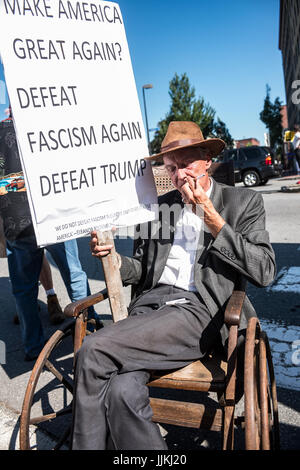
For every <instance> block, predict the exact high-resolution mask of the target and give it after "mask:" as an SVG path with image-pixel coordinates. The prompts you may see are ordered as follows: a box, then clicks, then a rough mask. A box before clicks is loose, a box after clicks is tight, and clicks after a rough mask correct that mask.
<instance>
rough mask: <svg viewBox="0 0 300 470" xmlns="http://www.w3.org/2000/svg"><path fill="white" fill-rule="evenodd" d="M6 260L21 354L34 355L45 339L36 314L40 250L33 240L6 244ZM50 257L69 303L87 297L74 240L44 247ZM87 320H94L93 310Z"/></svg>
mask: <svg viewBox="0 0 300 470" xmlns="http://www.w3.org/2000/svg"><path fill="white" fill-rule="evenodd" d="M6 245H7V260H8V268H9V276H10V281H11V285H12V292H13V295H14V297H15V301H16V307H17V313H18V317H19V319H20V326H21V333H22V340H23V344H24V349H25V353H26V354H29V355H32V356H34V355H36V354H38V353H39V352H40V351H41V349H42V348H43V346H44V343H45V339H44V333H43V329H42V323H41V320H40V316H39V310H38V290H39V276H40V272H41V268H42V262H43V255H44V249H43V248H38V247H37V244H36V239H35V237H34V236H31V237H26V238H22V239H20V240H15V241H8V240H7V241H6ZM46 249H47V250H48V251H49V253H50V254H51V256H52V257H53V259H54V261H55V263H56V264H57V267H58V269H59V272H60V274H61V276H62V278H63V281H64V284H65V286H66V289H67V291H68V294H69V297H70V300H71V301H72V302H75V301H76V300H79V299H82V298H83V297H86V296H87V295H90V288H89V284H88V279H87V275H86V273H85V272H84V271H83V269H82V267H81V263H80V260H79V256H78V247H77V241H76V240H68V241H66V242H64V243H57V244H56V245H49V246H47V247H46ZM89 316H90V318H94V317H95V310H94V308H93V307H91V308H90V310H89Z"/></svg>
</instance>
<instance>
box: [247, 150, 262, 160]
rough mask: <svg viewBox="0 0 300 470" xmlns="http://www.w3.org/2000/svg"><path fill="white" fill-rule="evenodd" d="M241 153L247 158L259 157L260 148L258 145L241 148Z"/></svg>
mask: <svg viewBox="0 0 300 470" xmlns="http://www.w3.org/2000/svg"><path fill="white" fill-rule="evenodd" d="M243 153H244V154H245V155H246V158H247V160H256V159H257V158H261V156H262V154H261V149H260V148H259V147H251V148H247V147H245V148H243Z"/></svg>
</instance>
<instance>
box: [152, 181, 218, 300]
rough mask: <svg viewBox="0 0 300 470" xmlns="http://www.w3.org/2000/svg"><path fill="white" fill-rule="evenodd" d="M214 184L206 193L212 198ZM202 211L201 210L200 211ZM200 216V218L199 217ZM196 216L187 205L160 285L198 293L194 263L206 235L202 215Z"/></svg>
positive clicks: (180, 216) (182, 211) (179, 222)
mask: <svg viewBox="0 0 300 470" xmlns="http://www.w3.org/2000/svg"><path fill="white" fill-rule="evenodd" d="M212 186H213V182H212V180H210V187H209V189H208V191H207V192H206V194H207V196H208V197H210V195H211V191H212ZM200 211H201V209H200ZM199 215H200V216H199ZM199 215H197V214H194V212H193V211H192V206H191V205H190V204H185V205H184V207H183V209H182V210H181V213H180V215H179V218H178V221H177V223H176V227H175V233H174V242H173V245H172V247H171V250H170V253H169V257H168V259H167V263H166V266H165V268H164V271H163V273H162V275H161V278H160V279H159V281H158V282H159V284H168V285H171V286H176V287H180V288H181V289H185V290H188V291H196V287H195V283H194V263H195V257H196V252H197V248H198V243H199V237H200V235H201V236H202V240H203V235H204V229H205V228H204V222H203V217H201V213H199Z"/></svg>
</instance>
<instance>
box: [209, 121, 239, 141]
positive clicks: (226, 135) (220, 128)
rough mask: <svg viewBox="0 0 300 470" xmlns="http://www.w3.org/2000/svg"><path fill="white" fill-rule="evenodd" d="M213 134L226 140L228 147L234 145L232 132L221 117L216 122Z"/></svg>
mask: <svg viewBox="0 0 300 470" xmlns="http://www.w3.org/2000/svg"><path fill="white" fill-rule="evenodd" d="M211 136H212V137H218V138H219V139H222V140H224V142H226V145H227V147H231V148H232V147H233V144H234V141H233V138H232V137H231V134H230V132H229V130H228V129H227V127H226V124H225V122H223V121H221V119H220V118H218V119H217V122H215V123H214V126H213V130H212V135H211Z"/></svg>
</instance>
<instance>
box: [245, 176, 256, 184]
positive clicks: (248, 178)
mask: <svg viewBox="0 0 300 470" xmlns="http://www.w3.org/2000/svg"><path fill="white" fill-rule="evenodd" d="M244 182H245V184H246V185H247V186H255V185H256V183H257V176H256V175H255V173H248V174H247V175H246V176H245V178H244Z"/></svg>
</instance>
